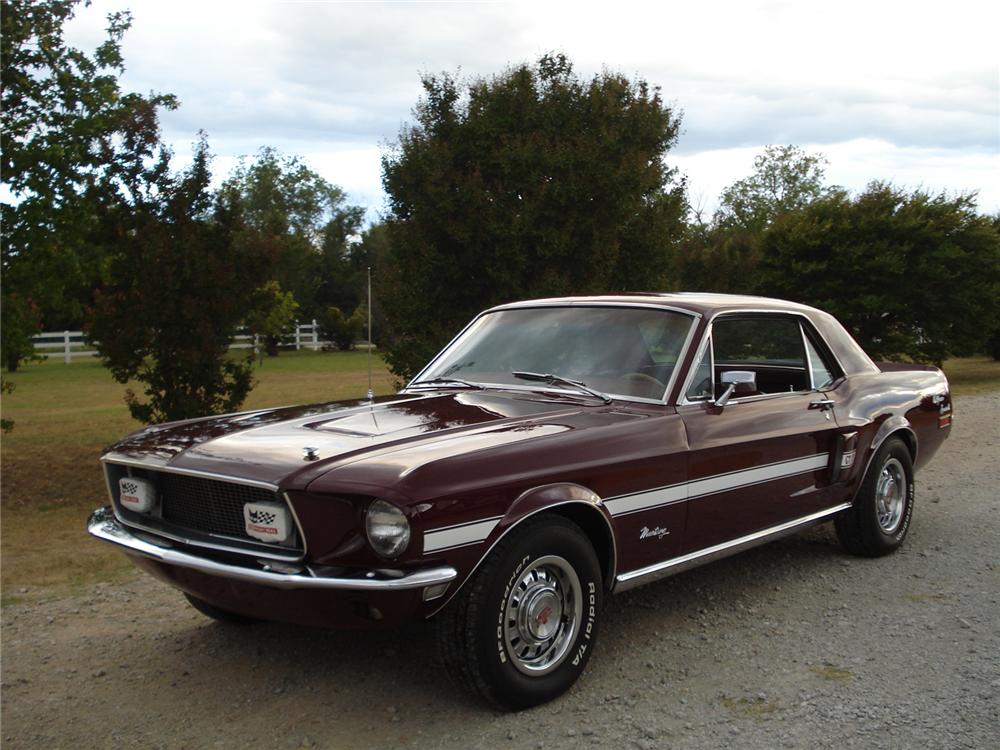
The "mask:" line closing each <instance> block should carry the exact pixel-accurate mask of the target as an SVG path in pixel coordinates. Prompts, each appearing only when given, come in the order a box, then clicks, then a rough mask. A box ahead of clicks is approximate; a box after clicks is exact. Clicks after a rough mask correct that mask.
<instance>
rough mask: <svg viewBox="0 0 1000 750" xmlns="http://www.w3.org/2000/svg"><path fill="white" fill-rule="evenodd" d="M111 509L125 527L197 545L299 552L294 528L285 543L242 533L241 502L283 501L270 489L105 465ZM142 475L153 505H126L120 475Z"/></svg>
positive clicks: (283, 555) (254, 551) (277, 554)
mask: <svg viewBox="0 0 1000 750" xmlns="http://www.w3.org/2000/svg"><path fill="white" fill-rule="evenodd" d="M105 467H106V470H107V473H108V484H109V487H110V489H111V497H112V500H113V501H114V504H115V510H116V512H117V513H118V515H119V517H120V518H121V519H122V520H123V521H124V522H125V523H127V524H129V525H130V526H135V527H137V528H141V529H145V530H147V531H152V532H159V533H162V534H164V535H166V536H168V537H172V538H175V539H180V540H183V541H187V542H189V543H190V544H194V545H197V546H205V547H212V548H219V547H225V548H227V549H230V550H232V551H233V552H244V553H247V554H259V555H264V556H265V557H280V558H289V557H290V558H297V557H299V556H301V554H302V553H303V546H302V540H301V537H300V536H299V534H298V530H297V529H296V530H294V531H293V532H292V536H291V537H290V538H289V539H288V540H287V541H285V542H283V543H279V544H275V543H268V542H263V541H261V540H259V539H254V538H253V537H251V536H249V535H248V534H247V533H246V527H245V521H244V518H243V506H244V505H246V504H247V503H262V502H264V503H280V504H281V505H284V506H285V507H288V504H287V503H286V502H285V499H284V497H283V496H282V495H281V494H280V493H278V492H275V491H273V490H270V489H266V488H263V487H253V486H250V485H246V484H239V483H237V482H230V481H226V480H219V479H207V478H205V477H197V476H188V475H186V474H176V473H173V472H168V471H158V470H156V469H152V468H149V469H147V468H145V467H142V468H139V467H131V468H129V467H126V466H123V465H121V464H113V463H107V464H105ZM129 475H131V476H136V477H141V478H144V479H147V480H150V481H152V482H154V483H155V485H156V496H157V504H156V506H155V507H154V508H153V509H152V511H150V512H149V513H138V512H136V511H135V510H133V509H131V508H127V507H125V506H124V505H123V504H122V503H121V501H120V499H119V495H120V494H121V493H120V489H119V479H121V478H123V477H127V476H129Z"/></svg>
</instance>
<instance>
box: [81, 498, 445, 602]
mask: <svg viewBox="0 0 1000 750" xmlns="http://www.w3.org/2000/svg"><path fill="white" fill-rule="evenodd" d="M87 531H89V532H90V534H91V535H92V536H95V537H97V538H98V539H101V540H103V541H105V542H110V543H111V544H115V545H118V546H119V547H122V548H123V549H124V551H125V552H126V553H127V554H130V555H141V556H143V557H148V558H151V559H153V560H156V561H158V562H161V563H163V564H164V565H175V566H177V567H181V568H190V569H192V570H197V571H199V572H201V573H205V574H207V575H211V576H218V577H220V578H230V579H234V580H238V581H245V582H248V583H256V584H260V585H262V586H271V587H273V588H279V589H339V590H346V591H403V590H408V589H420V588H426V587H428V586H436V585H439V584H446V583H450V582H451V581H453V580H455V578H456V577H457V576H458V573H457V571H456V570H455V569H454V568H452V567H450V566H448V565H441V566H438V567H434V568H426V569H424V570H418V571H414V572H412V573H406V574H404V575H402V576H400V577H397V578H392V577H387V576H384V575H380V574H378V573H377V572H375V571H371V572H368V573H363V574H361V575H359V576H357V577H350V578H336V577H330V576H323V575H319V574H317V573H315V572H314V571H312V570H310V569H309V567H308V566H305V565H304V566H301V567H302V571H303V572H297V573H291V572H289V573H283V572H280V571H277V570H274V568H273V567H272V566H273V565H277V563H266V562H263V561H261V562H254V563H251V564H248V565H234V564H231V563H223V562H217V561H216V560H210V559H208V558H204V557H198V556H197V555H192V554H190V553H188V552H184V551H182V550H179V549H176V548H174V547H171V546H168V545H170V544H171V543H170V542H169V540H166V539H164V540H158V539H155V538H154V537H152V536H151V535H149V534H142V535H141V536H140V534H138V533H134V532H133V531H132V530H131V529H129V528H128V527H127V526H125V525H124V524H123V523H122V522H121V521H119V520H118V519H117V518H116V517H115V514H114V511H113V510H112V509H111V508H110V507H105V508H99V509H97V510H95V511H94V512H93V513H92V514H91V516H90V520H89V521H87Z"/></svg>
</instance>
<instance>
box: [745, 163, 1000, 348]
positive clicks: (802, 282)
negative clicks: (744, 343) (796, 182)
mask: <svg viewBox="0 0 1000 750" xmlns="http://www.w3.org/2000/svg"><path fill="white" fill-rule="evenodd" d="M759 274H760V281H759V287H760V291H762V292H763V293H765V294H770V295H774V296H777V297H785V298H787V299H793V300H798V301H801V302H805V303H807V304H810V305H815V306H816V307H820V308H822V309H824V310H827V311H828V312H830V313H832V314H833V315H835V316H836V317H837V318H839V319H840V321H841V322H842V323H844V324H845V325H846V326H847V327H848V328H849V329H850V330H851V331H852V332H853V333H854V335H855V336H856V337H857V338H858V341H859V342H860V343H861V345H862V346H863V347H865V349H866V350H867V351H868V352H869V354H871V355H872V356H874V357H875V358H882V359H900V358H906V359H913V360H917V361H923V362H934V363H938V364H940V363H941V362H942V361H943V360H944V359H945V358H946V357H948V356H951V355H968V354H971V353H973V352H975V351H977V350H980V349H981V348H982V347H983V346H984V345H985V343H986V339H987V338H988V337H989V335H990V333H991V332H992V331H995V330H998V329H1000V232H998V230H997V227H996V226H995V224H994V223H993V222H992V221H991V219H990V218H988V217H984V216H980V215H979V214H977V212H976V203H975V195H974V194H964V195H959V196H948V195H946V194H944V193H939V194H931V193H927V192H925V191H923V190H916V191H914V192H912V193H907V192H905V191H903V190H900V189H898V188H895V187H893V186H891V185H889V184H886V183H880V182H873V183H871V184H870V185H869V186H868V188H867V189H866V190H865V191H864V192H863V193H861V194H860V195H858V196H857V197H853V198H852V197H851V196H850V195H849V194H848V193H846V192H845V191H841V190H838V191H834V192H833V193H831V194H829V195H827V196H825V197H822V198H819V199H817V200H814V201H812V202H811V203H809V204H808V205H807V206H805V207H803V208H801V209H800V210H798V211H794V212H789V213H786V214H784V215H783V216H781V217H779V218H778V219H776V220H775V222H774V223H773V225H772V226H770V227H769V228H768V229H767V230H766V231H765V232H764V233H763V235H762V236H761V239H760V266H759Z"/></svg>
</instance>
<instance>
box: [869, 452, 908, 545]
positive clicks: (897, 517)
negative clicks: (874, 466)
mask: <svg viewBox="0 0 1000 750" xmlns="http://www.w3.org/2000/svg"><path fill="white" fill-rule="evenodd" d="M906 492H907V486H906V472H905V471H904V470H903V465H902V464H901V463H900V462H899V460H898V459H895V458H890V459H889V460H888V461H886V462H885V464H884V465H883V466H882V471H880V472H879V475H878V480H877V481H876V482H875V516H876V518H877V520H878V526H879V528H880V529H881V530H882V533H883V534H893V533H895V532H896V531H897V530H898V529H899V524H900V523H902V521H903V509H904V508H905V507H906Z"/></svg>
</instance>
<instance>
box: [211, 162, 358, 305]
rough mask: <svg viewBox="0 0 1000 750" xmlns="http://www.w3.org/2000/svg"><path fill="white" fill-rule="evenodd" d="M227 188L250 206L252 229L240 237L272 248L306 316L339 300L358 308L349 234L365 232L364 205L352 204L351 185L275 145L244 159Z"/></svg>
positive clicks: (281, 277) (283, 281)
mask: <svg viewBox="0 0 1000 750" xmlns="http://www.w3.org/2000/svg"><path fill="white" fill-rule="evenodd" d="M225 188H226V189H227V190H231V191H234V192H235V193H237V194H238V195H239V197H240V201H241V203H242V204H243V206H244V216H245V219H246V226H245V229H244V232H243V234H242V235H241V237H240V240H239V241H240V242H244V243H260V242H264V243H267V244H269V245H270V246H271V248H272V251H273V252H274V253H275V255H276V261H277V262H276V267H275V273H276V280H277V281H278V282H279V284H280V285H281V288H282V289H283V290H285V291H286V292H287V293H290V294H292V295H293V297H294V298H295V301H296V302H297V303H298V304H299V305H300V307H301V310H302V313H303V315H304V316H305V317H315V316H317V315H318V314H320V313H321V312H322V311H324V310H325V309H326V308H327V307H328V306H329V305H331V304H348V305H357V303H358V301H359V299H360V298H359V297H358V294H359V293H358V292H357V291H354V290H353V289H352V288H351V283H352V281H353V275H354V272H353V269H351V268H350V264H349V262H348V255H349V248H350V245H349V239H350V238H351V237H352V236H354V235H356V234H357V233H358V232H359V231H360V228H361V222H362V221H363V219H364V213H365V210H364V208H362V207H361V206H354V205H351V204H349V203H348V202H347V196H346V194H345V193H344V191H343V190H341V189H340V188H339V187H337V186H336V185H332V184H331V183H329V182H327V181H326V180H325V179H323V177H321V176H320V175H319V174H317V173H316V172H315V171H313V170H312V169H310V168H309V167H308V166H307V165H306V164H305V163H304V162H302V161H301V160H300V159H299V158H297V157H294V156H291V157H286V156H283V155H282V154H281V153H279V152H278V151H277V150H276V149H273V148H270V147H264V148H262V149H261V150H260V151H259V152H258V153H257V155H256V157H255V158H254V159H252V160H246V159H245V160H243V161H241V163H240V164H239V165H238V166H237V167H236V169H234V170H233V172H232V173H231V174H230V176H229V178H228V179H227V180H226V182H225ZM345 286H346V287H347V289H345V288H344V287H345ZM345 294H346V296H347V297H348V298H347V299H345Z"/></svg>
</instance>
